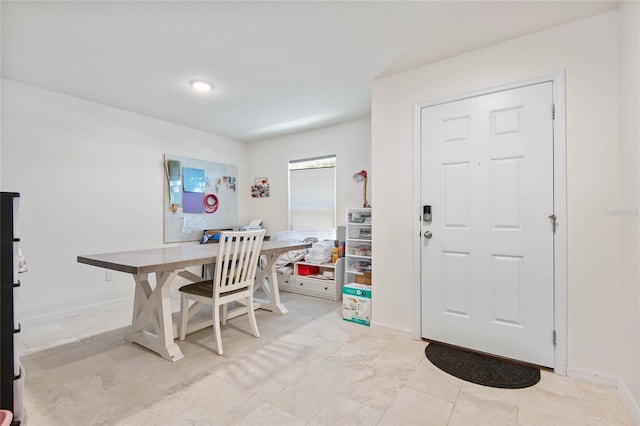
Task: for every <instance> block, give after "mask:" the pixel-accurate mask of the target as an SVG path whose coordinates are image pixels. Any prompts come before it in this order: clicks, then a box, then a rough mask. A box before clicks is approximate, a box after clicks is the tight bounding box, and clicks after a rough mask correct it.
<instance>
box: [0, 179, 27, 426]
mask: <svg viewBox="0 0 640 426" xmlns="http://www.w3.org/2000/svg"><path fill="white" fill-rule="evenodd" d="M0 194H1V205H0V224H1V226H0V243H1V247H0V408H1V409H3V410H10V411H12V412H13V413H14V421H13V423H12V425H19V424H20V417H21V412H22V395H21V394H20V393H21V391H20V390H21V389H22V386H21V383H22V381H21V379H22V367H21V365H20V360H19V356H18V348H17V344H16V342H17V341H18V339H17V336H18V333H20V324H19V323H18V320H17V315H16V309H15V306H14V302H15V292H16V291H17V290H18V287H20V281H19V280H18V271H17V268H18V250H19V248H20V239H19V238H18V235H17V232H18V230H17V228H18V227H17V223H18V203H19V200H20V194H18V193H16V192H2V193H0Z"/></svg>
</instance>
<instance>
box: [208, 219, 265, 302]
mask: <svg viewBox="0 0 640 426" xmlns="http://www.w3.org/2000/svg"><path fill="white" fill-rule="evenodd" d="M265 232H266V231H265V230H264V229H261V230H258V231H238V232H231V231H223V232H222V233H221V234H220V243H219V244H220V248H219V251H218V258H217V260H216V270H215V276H214V286H213V291H214V294H221V293H227V292H231V291H236V290H242V289H245V288H250V289H253V283H254V280H255V276H256V269H257V267H258V258H259V256H260V249H261V248H262V241H263V240H264V234H265Z"/></svg>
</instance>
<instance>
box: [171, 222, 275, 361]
mask: <svg viewBox="0 0 640 426" xmlns="http://www.w3.org/2000/svg"><path fill="white" fill-rule="evenodd" d="M265 232H266V231H265V230H264V229H262V230H259V231H240V232H230V231H223V232H222V233H221V235H220V242H219V243H218V244H219V245H220V248H219V250H218V257H217V259H216V262H215V270H214V274H213V280H207V281H201V282H198V283H194V284H189V285H186V286H183V287H181V288H180V289H179V290H180V324H179V336H178V337H179V339H180V340H184V338H185V336H186V334H187V333H191V332H193V331H196V330H199V329H201V328H204V327H203V326H200V327H197V326H196V327H192V328H187V323H188V321H189V319H191V318H193V316H194V315H195V314H196V313H197V312H198V311H199V310H200V309H202V307H204V306H206V305H211V306H212V307H213V331H214V334H215V336H216V345H217V350H218V354H219V355H222V339H221V337H220V322H221V318H220V307H222V309H223V313H222V324H223V325H224V324H226V321H227V304H228V303H230V302H234V301H239V302H240V303H242V304H244V305H246V306H247V315H249V322H250V324H251V329H252V330H253V335H254V336H255V337H260V333H259V331H258V325H257V323H256V316H255V313H254V308H253V286H254V281H255V278H256V268H257V266H258V260H259V258H260V249H261V247H262V240H263V239H264V234H265ZM189 300H193V301H194V303H193V304H191V306H189ZM208 324H210V322H208Z"/></svg>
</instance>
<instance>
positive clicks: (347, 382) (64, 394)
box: [21, 293, 633, 426]
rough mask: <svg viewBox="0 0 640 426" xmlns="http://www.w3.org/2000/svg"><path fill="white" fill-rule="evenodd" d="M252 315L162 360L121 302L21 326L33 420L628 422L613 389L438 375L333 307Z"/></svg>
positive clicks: (298, 300)
mask: <svg viewBox="0 0 640 426" xmlns="http://www.w3.org/2000/svg"><path fill="white" fill-rule="evenodd" d="M282 297H283V302H284V303H285V305H286V306H287V308H288V309H289V314H288V315H286V316H277V315H274V314H271V313H268V312H264V311H258V326H259V328H260V333H261V337H260V338H259V339H256V338H254V337H252V336H251V335H250V333H249V324H248V320H247V318H246V317H239V318H235V319H233V320H230V321H229V323H228V324H227V326H226V327H223V336H222V342H223V346H224V351H225V352H224V356H218V355H217V354H216V353H215V352H214V349H213V348H214V342H213V335H212V333H211V331H210V330H209V329H206V330H201V331H199V332H197V333H193V334H191V335H189V336H187V340H185V341H184V342H179V345H180V347H181V349H182V351H183V352H184V354H185V358H184V359H182V360H180V361H178V362H176V363H169V362H168V361H165V360H163V359H161V358H160V357H159V356H157V355H156V354H154V353H152V352H149V351H147V350H145V349H143V348H142V347H140V346H137V345H135V344H132V343H128V342H126V341H125V340H124V339H123V335H124V331H125V325H126V324H127V322H128V321H129V316H130V311H131V305H130V303H121V304H114V305H113V306H110V307H107V308H101V309H97V310H95V311H94V312H92V313H91V314H90V315H81V314H77V315H74V316H72V317H70V318H61V319H58V320H57V321H53V320H48V321H46V322H42V323H40V324H34V323H32V324H28V325H29V328H25V327H23V330H24V335H23V341H22V343H21V345H22V346H21V347H22V350H23V351H24V352H25V353H26V354H25V355H23V356H22V363H23V365H24V367H25V370H26V382H25V391H24V400H25V405H26V411H27V421H26V424H27V425H28V426H38V425H47V426H57V425H65V426H67V425H82V426H85V425H176V426H179V425H231V424H233V425H305V424H308V425H332V426H333V425H523V426H524V425H541V424H553V425H632V424H633V422H632V419H631V417H630V415H629V414H628V412H627V411H626V409H625V407H624V405H623V403H622V401H621V399H620V397H619V396H618V393H617V390H616V389H613V388H609V387H604V386H598V385H594V384H590V383H586V382H582V381H579V380H575V379H572V378H567V377H561V376H557V375H554V374H552V373H547V372H543V373H542V380H541V381H540V383H538V384H537V385H536V386H534V387H531V388H527V389H520V390H504V389H495V388H488V387H482V386H478V385H474V384H470V383H466V382H462V381H461V380H458V379H456V378H454V377H451V376H448V375H447V374H445V373H443V372H441V371H440V370H438V369H437V368H435V367H434V366H432V365H431V364H430V362H429V361H428V360H427V359H426V358H425V356H424V348H425V345H426V343H423V342H419V341H415V340H412V339H409V338H406V337H402V336H398V335H395V334H393V333H390V332H388V331H385V330H379V329H376V328H372V329H370V328H367V327H364V326H360V325H355V324H351V323H348V322H345V321H343V320H342V318H341V312H340V309H339V307H340V304H339V303H336V302H329V301H325V300H321V299H316V298H311V297H305V296H300V295H294V294H291V293H283V294H282Z"/></svg>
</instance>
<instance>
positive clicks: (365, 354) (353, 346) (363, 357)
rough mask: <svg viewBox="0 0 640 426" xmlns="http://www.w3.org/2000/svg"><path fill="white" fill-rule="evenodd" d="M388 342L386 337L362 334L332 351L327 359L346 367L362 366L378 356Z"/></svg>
mask: <svg viewBox="0 0 640 426" xmlns="http://www.w3.org/2000/svg"><path fill="white" fill-rule="evenodd" d="M390 344H391V341H390V339H388V338H385V337H377V336H374V337H372V336H371V335H370V334H362V335H360V336H359V337H357V338H356V339H354V340H353V341H351V342H349V343H346V344H345V345H343V346H342V347H341V348H340V349H338V350H337V351H335V352H334V353H332V354H331V355H330V356H329V358H328V359H330V360H331V361H333V362H336V363H339V364H342V365H344V366H347V367H353V368H364V367H366V366H368V365H369V364H371V363H372V362H373V361H374V360H375V359H376V358H378V357H379V356H380V354H381V353H382V352H383V351H384V350H385V349H386V348H387V347H388V346H389V345H390Z"/></svg>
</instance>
